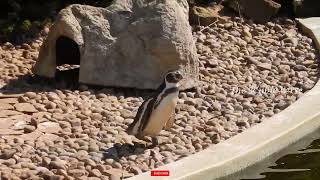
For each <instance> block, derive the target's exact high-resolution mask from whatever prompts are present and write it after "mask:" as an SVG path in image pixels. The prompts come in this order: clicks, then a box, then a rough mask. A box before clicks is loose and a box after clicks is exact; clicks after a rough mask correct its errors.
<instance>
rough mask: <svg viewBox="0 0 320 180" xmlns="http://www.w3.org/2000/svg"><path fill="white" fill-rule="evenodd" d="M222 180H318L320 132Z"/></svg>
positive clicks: (319, 175) (319, 177)
mask: <svg viewBox="0 0 320 180" xmlns="http://www.w3.org/2000/svg"><path fill="white" fill-rule="evenodd" d="M223 179H224V180H225V179H227V180H236V179H238V180H239V179H242V180H249V179H250V180H253V179H262V180H320V130H319V131H318V132H316V133H314V134H312V135H309V136H307V137H305V138H303V139H302V140H301V141H299V142H297V143H295V144H294V145H292V146H290V147H288V148H286V149H285V150H283V151H282V152H279V153H278V154H277V155H274V156H273V157H270V158H268V159H266V160H265V161H264V162H261V163H258V164H256V165H254V166H252V167H250V168H248V169H246V170H244V171H242V172H240V173H237V174H234V175H232V176H230V177H227V178H223Z"/></svg>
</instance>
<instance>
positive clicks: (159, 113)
mask: <svg viewBox="0 0 320 180" xmlns="http://www.w3.org/2000/svg"><path fill="white" fill-rule="evenodd" d="M177 101H178V92H176V93H171V94H169V95H168V96H167V97H165V98H164V99H163V100H162V101H161V103H160V104H159V106H158V107H157V108H156V109H154V111H153V112H152V114H151V116H150V119H149V123H148V124H147V126H146V128H145V129H144V131H143V133H144V134H145V135H150V136H154V135H157V134H159V133H160V131H161V130H162V128H163V126H164V125H165V123H166V122H167V121H168V120H169V118H170V116H171V115H172V114H173V112H174V110H175V107H176V104H177Z"/></svg>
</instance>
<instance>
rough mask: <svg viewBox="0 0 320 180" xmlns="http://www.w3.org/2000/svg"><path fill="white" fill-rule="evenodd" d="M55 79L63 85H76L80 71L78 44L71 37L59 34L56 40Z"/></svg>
mask: <svg viewBox="0 0 320 180" xmlns="http://www.w3.org/2000/svg"><path fill="white" fill-rule="evenodd" d="M56 65H57V69H56V75H55V79H56V81H57V82H58V83H62V84H63V85H64V86H69V85H76V84H78V81H79V73H80V50H79V45H78V44H77V43H76V42H75V41H74V40H72V39H70V38H68V37H65V36H60V37H59V38H58V39H57V41H56Z"/></svg>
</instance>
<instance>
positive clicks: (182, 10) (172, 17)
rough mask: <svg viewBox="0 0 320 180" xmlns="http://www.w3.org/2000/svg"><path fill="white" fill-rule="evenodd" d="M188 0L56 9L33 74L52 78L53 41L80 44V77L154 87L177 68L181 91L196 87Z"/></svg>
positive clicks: (140, 0)
mask: <svg viewBox="0 0 320 180" xmlns="http://www.w3.org/2000/svg"><path fill="white" fill-rule="evenodd" d="M188 11H189V7H188V3H187V0H176V1H172V0H116V1H114V3H113V4H112V5H111V6H109V7H107V8H96V7H92V6H85V5H71V6H69V7H67V8H65V9H63V10H61V12H60V13H59V15H58V17H57V20H56V21H55V23H54V25H53V26H52V28H51V29H50V32H49V35H48V37H47V39H46V41H45V42H44V44H43V46H42V47H41V50H40V53H39V59H38V62H37V63H36V65H35V67H34V73H35V74H38V75H40V76H46V77H54V75H55V70H56V55H55V49H56V47H55V46H56V40H57V38H58V37H60V36H65V37H68V38H70V39H72V40H74V41H75V42H76V43H77V44H78V45H79V51H80V75H79V81H80V82H83V83H87V84H95V85H105V86H116V87H133V88H139V89H155V88H157V86H158V85H159V84H160V83H161V82H162V79H163V76H164V74H165V73H166V72H167V71H168V70H174V69H181V70H182V71H183V72H184V76H185V79H184V80H183V81H182V89H186V88H191V87H194V86H196V85H197V81H198V71H199V70H198V55H197V51H196V47H195V42H194V39H193V36H192V31H191V27H190V25H189V21H188V14H189V13H188Z"/></svg>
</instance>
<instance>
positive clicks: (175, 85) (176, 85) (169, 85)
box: [165, 79, 179, 89]
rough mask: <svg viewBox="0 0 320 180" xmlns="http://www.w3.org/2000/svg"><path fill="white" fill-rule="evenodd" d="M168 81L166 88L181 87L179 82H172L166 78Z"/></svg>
mask: <svg viewBox="0 0 320 180" xmlns="http://www.w3.org/2000/svg"><path fill="white" fill-rule="evenodd" d="M165 81H166V87H165V89H170V88H174V87H179V83H170V82H168V81H167V79H165Z"/></svg>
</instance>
